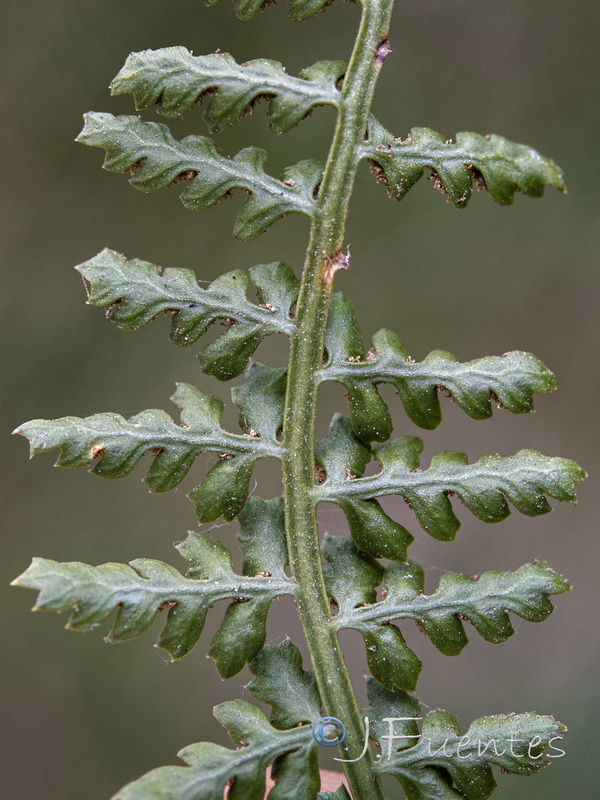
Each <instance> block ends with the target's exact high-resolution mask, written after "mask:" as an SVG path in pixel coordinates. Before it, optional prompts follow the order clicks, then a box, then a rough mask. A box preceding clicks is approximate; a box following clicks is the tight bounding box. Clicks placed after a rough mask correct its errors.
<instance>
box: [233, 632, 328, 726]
mask: <svg viewBox="0 0 600 800" xmlns="http://www.w3.org/2000/svg"><path fill="white" fill-rule="evenodd" d="M250 669H251V670H252V673H253V674H254V677H253V678H252V680H251V681H250V683H249V684H248V685H247V687H246V688H247V689H249V691H250V692H252V694H253V695H254V697H256V699H257V700H262V702H263V703H268V704H269V705H270V706H271V717H270V722H271V725H273V726H274V727H275V728H277V729H278V730H286V729H287V728H293V727H294V725H298V724H299V723H307V722H309V723H311V724H312V723H314V722H315V721H316V720H318V719H319V717H320V716H321V698H320V696H319V690H318V688H317V680H316V678H315V674H314V672H313V671H312V670H305V669H303V668H302V654H301V653H300V651H299V650H298V648H297V647H296V645H295V644H294V643H293V642H292V641H291V640H290V639H286V641H284V642H282V643H281V644H267V645H265V646H264V647H263V649H262V650H261V651H260V653H259V654H258V655H257V657H256V658H255V659H254V661H253V662H252V664H251V665H250Z"/></svg>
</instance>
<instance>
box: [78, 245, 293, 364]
mask: <svg viewBox="0 0 600 800" xmlns="http://www.w3.org/2000/svg"><path fill="white" fill-rule="evenodd" d="M76 269H77V270H78V271H79V272H80V273H81V275H82V277H83V278H84V280H85V281H86V284H87V286H88V303H90V304H91V305H94V306H100V307H107V316H108V318H109V319H110V320H112V321H113V322H114V323H115V324H116V325H117V326H118V327H119V328H121V329H123V330H137V329H138V328H141V327H143V326H144V325H147V324H148V323H149V322H150V321H151V320H153V319H155V318H156V317H157V316H158V315H159V314H161V312H162V313H165V314H166V313H171V314H172V315H173V316H172V321H171V329H170V337H171V341H172V342H173V343H174V344H176V345H178V346H180V347H185V346H187V345H190V344H193V343H194V342H196V341H197V340H198V339H199V338H200V337H201V336H202V334H203V333H204V331H205V330H206V328H207V327H208V326H209V325H211V324H213V323H214V322H217V321H221V322H222V323H223V324H225V325H227V326H228V327H227V330H226V332H225V333H224V334H222V335H221V336H220V337H219V338H218V339H216V340H215V341H214V342H212V343H211V344H209V345H207V346H205V347H204V348H203V350H202V351H201V352H200V354H199V356H198V358H199V359H200V364H201V367H202V369H203V370H204V372H207V373H209V374H210V375H214V376H215V377H217V378H219V379H220V380H230V379H231V378H234V377H236V376H237V375H239V374H240V373H241V372H242V371H243V370H244V368H245V366H246V364H247V363H248V359H249V358H250V356H251V355H252V353H253V352H254V350H255V349H256V347H257V346H258V344H259V343H260V342H261V341H262V340H263V339H264V338H265V336H268V335H269V334H271V333H285V334H288V335H290V334H291V333H293V331H294V327H295V326H294V321H293V319H292V316H291V308H292V306H293V304H294V303H295V302H296V298H297V295H298V279H297V278H296V276H295V275H294V273H293V271H292V269H291V268H290V267H288V265H287V264H283V263H274V264H258V265H256V266H254V267H251V268H250V270H249V271H248V272H244V271H243V270H234V271H233V272H228V273H226V274H225V275H221V276H220V277H219V278H217V279H216V280H214V281H213V282H212V283H211V284H210V286H209V287H208V288H207V289H202V288H201V287H200V286H199V285H198V281H197V279H196V276H195V275H194V273H193V272H192V270H188V269H177V268H166V269H162V268H160V267H156V266H155V265H154V264H150V263H148V262H147V261H140V260H138V259H132V260H128V259H127V258H125V256H123V255H121V254H119V253H116V252H115V251H114V250H108V249H106V250H103V251H102V252H101V253H99V254H98V255H97V256H94V257H93V258H91V259H89V261H85V262H84V263H83V264H80V265H79V266H78V267H77V268H76ZM250 280H252V282H253V283H254V285H255V286H256V289H257V293H258V296H259V303H260V305H256V304H254V303H251V302H250V301H249V300H248V299H247V297H246V293H247V291H248V287H249V284H250Z"/></svg>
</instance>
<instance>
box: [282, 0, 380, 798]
mask: <svg viewBox="0 0 600 800" xmlns="http://www.w3.org/2000/svg"><path fill="white" fill-rule="evenodd" d="M392 6H393V0H363V10H362V18H361V24H360V29H359V32H358V36H357V38H356V42H355V46H354V51H353V53H352V58H351V61H350V65H349V67H348V71H347V73H346V76H345V79H344V87H343V90H342V104H341V108H340V111H339V115H338V119H337V124H336V129H335V133H334V138H333V142H332V145H331V149H330V152H329V157H328V160H327V164H326V167H325V172H324V175H323V181H322V184H321V188H320V192H319V198H318V207H319V208H318V213H317V214H316V216H315V218H314V221H313V225H312V228H311V234H310V243H309V247H308V251H307V256H306V261H305V264H304V271H303V274H302V286H301V289H300V297H299V300H298V310H297V331H296V333H295V335H294V336H293V338H292V345H291V351H290V362H289V370H288V388H287V397H286V416H285V446H286V448H287V456H286V458H285V460H284V464H283V473H284V498H285V515H286V530H287V537H288V548H289V557H290V566H291V569H292V573H293V575H294V577H295V578H296V580H297V582H298V585H299V592H298V596H297V602H298V611H299V615H300V619H301V622H302V626H303V628H304V633H305V635H306V640H307V643H308V647H309V650H310V654H311V658H312V664H313V668H314V670H315V673H316V677H317V683H318V686H319V690H320V693H321V698H322V700H323V704H324V706H325V709H326V711H327V713H328V714H331V715H333V716H336V717H338V718H339V719H341V720H342V721H343V722H344V723H345V725H346V727H347V731H348V734H347V738H346V740H345V742H344V743H343V745H342V746H341V750H342V754H343V757H344V758H346V759H350V758H355V757H357V756H358V755H359V754H360V752H361V751H362V747H363V741H364V729H363V724H362V720H361V717H360V713H359V710H358V706H357V703H356V699H355V696H354V691H353V688H352V684H351V681H350V678H349V676H348V671H347V669H346V665H345V663H344V658H343V654H342V651H341V647H340V645H339V642H338V639H337V633H336V631H335V629H334V628H333V626H332V625H331V612H330V606H329V600H328V597H327V593H326V591H325V583H324V579H323V570H322V564H321V558H320V549H319V537H318V528H317V519H316V505H315V499H314V496H313V487H314V464H315V461H314V438H315V434H314V431H315V415H316V399H317V391H318V380H317V370H318V367H319V366H320V364H321V362H322V356H323V338H324V333H325V324H326V321H327V312H328V308H329V302H330V299H331V292H332V285H333V277H334V274H335V271H336V270H337V269H340V268H346V267H347V266H348V258H347V257H346V256H343V255H342V253H341V250H342V246H343V243H344V231H345V225H346V218H347V214H348V205H349V201H350V195H351V193H352V187H353V184H354V177H355V174H356V168H357V165H358V162H359V160H360V149H359V148H360V143H361V142H362V141H363V140H364V135H365V130H366V124H367V115H368V113H369V109H370V106H371V101H372V97H373V92H374V88H375V83H376V80H377V77H378V75H379V71H380V70H381V66H382V64H383V61H384V59H385V56H386V55H387V53H388V52H389V47H388V42H387V32H388V28H389V23H390V17H391V12H392ZM345 770H346V774H347V777H348V781H349V784H350V788H351V790H352V793H353V796H354V797H355V798H356V800H383V794H382V791H381V788H380V786H379V783H378V779H377V778H376V776H375V775H374V772H373V769H372V761H371V758H370V754H369V753H367V755H366V756H365V757H364V758H363V759H361V760H359V761H357V762H355V763H350V764H345Z"/></svg>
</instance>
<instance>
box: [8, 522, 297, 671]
mask: <svg viewBox="0 0 600 800" xmlns="http://www.w3.org/2000/svg"><path fill="white" fill-rule="evenodd" d="M176 547H177V549H178V550H179V552H180V554H181V555H182V556H183V557H184V558H185V559H186V560H187V561H189V562H190V568H189V571H188V573H187V575H186V576H183V575H181V574H180V573H179V572H178V571H177V570H175V569H174V568H173V567H171V566H169V565H168V564H164V563H163V562H162V561H155V560H153V559H137V560H136V561H132V562H131V564H130V565H129V566H127V565H126V564H101V565H100V566H98V567H93V566H90V565H88V564H81V563H78V562H69V563H59V562H57V561H51V560H49V559H44V558H35V559H34V560H33V563H32V564H31V566H30V567H29V568H28V569H27V570H26V571H25V572H24V573H23V574H22V575H21V576H20V577H19V578H17V579H16V580H15V581H14V582H13V585H15V586H22V587H24V588H27V589H35V590H37V591H38V592H39V596H38V600H37V603H36V606H35V608H34V611H67V610H71V611H72V613H71V616H70V618H69V621H68V623H67V626H66V627H67V628H68V629H70V630H77V631H85V630H90V629H91V628H94V627H96V626H97V625H100V624H101V623H103V622H105V621H106V620H107V619H108V618H109V617H110V616H111V615H112V614H113V613H114V612H115V610H116V612H117V613H116V617H115V619H114V622H113V624H112V627H111V630H110V633H109V634H108V636H107V637H106V641H110V642H122V641H126V640H128V639H133V638H134V637H136V636H139V635H140V634H142V633H143V632H144V631H146V630H147V628H148V627H149V626H150V625H151V624H152V622H153V620H154V618H155V617H156V615H157V613H158V612H160V611H163V610H165V609H168V613H167V617H166V620H165V623H164V627H163V630H162V633H161V635H160V637H159V639H158V647H161V648H163V649H164V650H166V651H167V652H168V653H169V655H170V656H171V659H172V660H175V659H178V658H181V657H182V656H185V655H187V653H189V651H190V650H191V649H192V647H193V646H194V645H195V644H196V642H197V641H198V638H199V637H200V634H201V633H202V629H203V627H204V622H205V619H206V615H207V613H208V609H209V608H211V607H212V605H213V604H214V603H216V602H217V601H219V600H227V599H231V600H234V601H235V602H234V603H233V604H232V607H234V608H235V607H241V606H243V607H244V609H245V610H246V617H247V618H248V619H249V620H250V621H251V622H252V623H253V625H252V627H251V628H250V627H249V626H248V625H247V624H244V625H239V626H238V630H237V638H236V640H235V642H234V644H233V646H231V647H229V648H228V649H225V650H223V652H222V653H221V660H222V661H223V662H224V663H225V662H230V661H233V660H235V662H236V663H237V664H239V663H240V662H241V666H240V667H239V669H241V668H242V667H243V665H244V664H245V663H247V662H249V661H252V659H253V658H254V657H255V656H256V654H257V652H258V651H259V650H260V648H261V647H262V645H263V644H264V641H265V625H264V617H265V615H266V611H267V610H268V608H269V606H270V604H271V601H272V600H273V599H274V598H275V597H278V596H280V595H282V594H293V593H294V591H295V585H294V583H293V582H292V581H290V580H289V579H287V578H284V579H282V578H280V577H277V578H275V577H271V576H266V575H261V576H246V575H243V576H240V575H237V574H236V573H235V572H233V570H232V567H231V554H230V553H229V551H228V550H226V549H225V548H224V547H222V546H221V545H220V544H218V543H217V542H214V541H211V540H210V539H206V538H205V537H204V536H201V535H200V534H197V533H190V534H189V536H188V537H187V539H186V540H185V541H184V542H181V543H180V544H178V545H176ZM254 617H257V621H256V622H255V620H254ZM216 635H217V636H219V632H217V634H216ZM239 669H238V670H237V671H239Z"/></svg>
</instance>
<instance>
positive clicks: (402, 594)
mask: <svg viewBox="0 0 600 800" xmlns="http://www.w3.org/2000/svg"><path fill="white" fill-rule="evenodd" d="M323 551H324V554H325V556H326V558H327V560H328V562H329V564H328V566H327V568H326V578H327V588H328V592H329V594H330V596H331V597H332V599H333V600H334V602H335V604H336V606H337V608H338V613H337V614H336V616H335V618H334V620H333V623H334V625H335V627H336V628H337V629H338V630H341V629H343V628H353V629H355V630H358V631H360V633H361V634H362V635H363V638H364V640H365V644H366V647H367V659H368V661H369V667H370V669H371V672H372V674H373V676H374V677H375V678H377V680H378V681H379V682H380V683H382V684H383V685H384V686H387V687H388V688H392V687H393V686H398V687H399V688H402V689H409V690H412V689H414V688H415V686H416V682H417V678H418V675H419V672H420V662H419V660H418V659H417V657H416V656H415V655H414V654H413V653H412V652H411V651H410V650H409V648H408V647H407V645H406V643H405V642H404V639H403V638H402V636H401V634H400V631H398V629H397V628H396V627H395V626H394V625H390V623H391V622H393V621H394V620H399V619H412V620H415V621H416V622H417V624H418V625H419V627H420V628H421V630H422V631H423V632H424V633H426V634H427V635H428V636H429V638H430V639H431V641H432V642H433V644H434V645H435V646H436V647H437V648H438V650H440V651H441V652H442V653H445V654H446V655H450V656H456V655H458V654H459V653H460V652H461V651H462V649H463V648H464V647H465V645H466V644H467V642H468V639H467V635H466V633H465V629H464V625H463V622H462V620H468V621H469V622H471V623H472V625H473V627H474V628H475V630H476V631H477V632H478V633H479V634H480V635H481V636H483V638H484V639H486V640H487V641H488V642H494V643H499V642H504V641H506V639H508V638H509V637H510V636H512V634H513V633H514V629H513V627H512V625H511V622H510V618H509V616H508V612H512V613H514V614H517V615H518V616H519V617H521V618H522V619H526V620H528V621H530V622H542V621H543V620H545V619H546V618H547V617H548V616H549V614H551V613H552V611H553V610H554V607H553V605H552V603H551V602H550V600H549V596H550V595H554V594H562V593H563V592H566V591H568V590H569V588H570V586H569V583H568V582H567V581H566V580H565V579H564V578H563V577H561V576H560V575H558V574H557V573H556V572H554V571H553V570H551V569H550V568H549V567H548V566H547V565H546V564H545V563H543V562H537V563H533V564H525V565H523V566H522V567H519V569H517V570H516V571H515V572H484V573H483V574H482V575H480V576H479V577H478V578H474V577H469V576H467V575H460V574H454V573H449V574H446V575H443V576H442V578H441V580H440V583H439V586H438V588H437V590H436V591H435V592H434V593H433V594H431V595H425V593H424V580H423V570H422V569H421V568H420V567H418V566H417V565H415V564H411V563H407V564H392V565H391V566H390V567H388V568H387V569H386V570H384V569H383V568H382V567H381V565H380V564H378V562H376V561H375V560H373V559H371V558H370V557H369V556H367V555H365V554H364V553H361V552H360V551H359V550H358V549H357V548H356V547H355V546H354V545H353V544H352V542H351V541H350V540H349V539H345V538H340V537H328V538H327V539H326V541H325V542H324V545H323ZM381 583H383V584H384V591H383V595H382V599H381V600H380V601H377V592H376V590H377V587H378V586H379V585H380V584H381Z"/></svg>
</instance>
